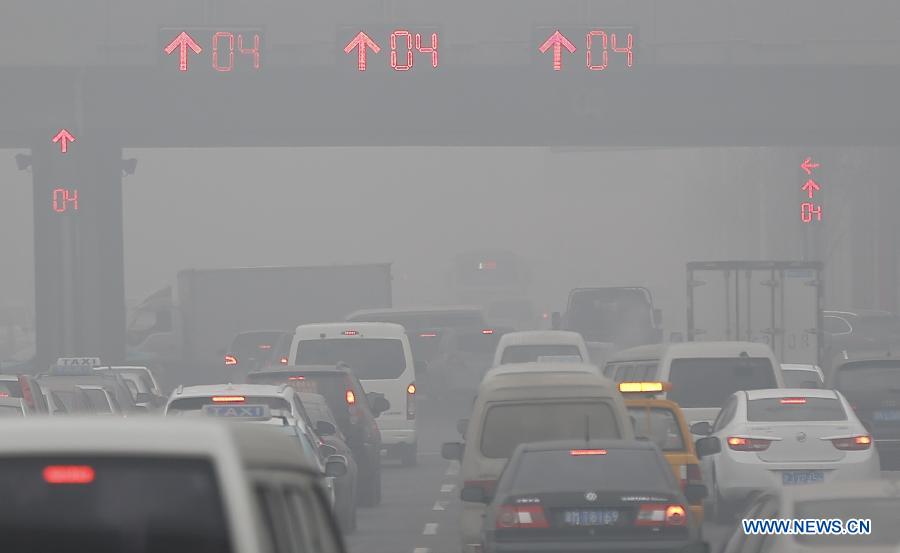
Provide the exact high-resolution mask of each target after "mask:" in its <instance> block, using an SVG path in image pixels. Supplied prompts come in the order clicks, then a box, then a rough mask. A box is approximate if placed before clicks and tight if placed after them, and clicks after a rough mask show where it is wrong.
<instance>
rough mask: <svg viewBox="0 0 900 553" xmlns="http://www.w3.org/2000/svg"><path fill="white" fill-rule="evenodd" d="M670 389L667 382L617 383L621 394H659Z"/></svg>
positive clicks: (670, 386) (669, 384)
mask: <svg viewBox="0 0 900 553" xmlns="http://www.w3.org/2000/svg"><path fill="white" fill-rule="evenodd" d="M671 389H672V384H671V383H669V382H619V391H620V392H621V393H623V394H650V393H660V392H668V391H669V390H671Z"/></svg>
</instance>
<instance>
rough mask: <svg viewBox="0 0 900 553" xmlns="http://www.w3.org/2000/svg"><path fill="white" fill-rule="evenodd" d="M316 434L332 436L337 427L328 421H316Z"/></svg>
mask: <svg viewBox="0 0 900 553" xmlns="http://www.w3.org/2000/svg"><path fill="white" fill-rule="evenodd" d="M316 434H318V435H319V436H334V435H335V434H337V428H335V427H334V425H333V424H331V423H330V422H328V421H316Z"/></svg>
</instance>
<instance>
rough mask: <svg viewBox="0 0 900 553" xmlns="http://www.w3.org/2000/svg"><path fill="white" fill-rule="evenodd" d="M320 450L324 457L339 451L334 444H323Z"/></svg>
mask: <svg viewBox="0 0 900 553" xmlns="http://www.w3.org/2000/svg"><path fill="white" fill-rule="evenodd" d="M319 452H320V453H321V454H322V456H323V457H331V456H332V455H334V454H335V453H337V448H336V447H334V446H333V445H328V444H322V445H320V446H319Z"/></svg>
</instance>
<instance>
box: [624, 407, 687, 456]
mask: <svg viewBox="0 0 900 553" xmlns="http://www.w3.org/2000/svg"><path fill="white" fill-rule="evenodd" d="M628 415H629V416H630V417H631V422H632V423H633V424H634V434H635V436H636V437H638V438H640V439H645V440H649V441H651V442H653V443H654V444H656V446H657V447H659V449H661V450H663V451H684V450H685V449H686V448H685V446H684V436H683V435H682V433H681V427H680V426H678V419H677V418H676V417H675V413H673V412H672V411H671V410H670V409H662V408H658V407H653V408H649V409H648V408H647V407H641V406H630V407H628Z"/></svg>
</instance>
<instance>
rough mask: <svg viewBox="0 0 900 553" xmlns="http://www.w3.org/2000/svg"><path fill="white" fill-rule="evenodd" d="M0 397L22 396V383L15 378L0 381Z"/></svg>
mask: <svg viewBox="0 0 900 553" xmlns="http://www.w3.org/2000/svg"><path fill="white" fill-rule="evenodd" d="M0 397H22V385H21V384H19V382H18V381H15V380H2V381H0Z"/></svg>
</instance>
